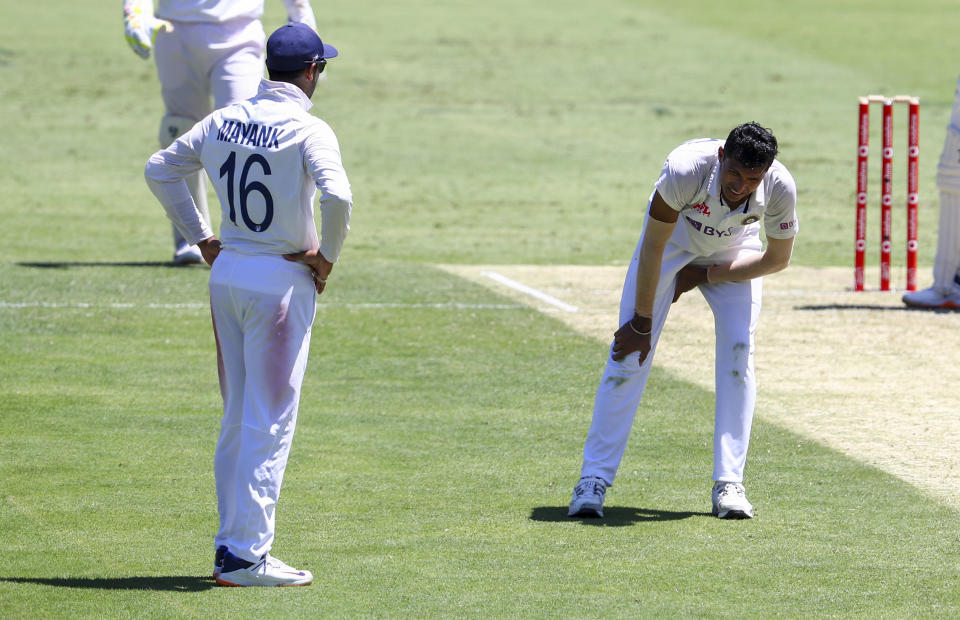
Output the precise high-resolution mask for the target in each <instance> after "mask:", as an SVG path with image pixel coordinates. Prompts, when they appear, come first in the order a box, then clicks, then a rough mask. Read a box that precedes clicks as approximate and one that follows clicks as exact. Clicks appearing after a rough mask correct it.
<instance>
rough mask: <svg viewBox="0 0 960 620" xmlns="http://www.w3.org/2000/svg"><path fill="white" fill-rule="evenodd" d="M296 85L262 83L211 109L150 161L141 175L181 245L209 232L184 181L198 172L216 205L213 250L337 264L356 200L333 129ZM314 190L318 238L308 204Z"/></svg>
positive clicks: (311, 206)
mask: <svg viewBox="0 0 960 620" xmlns="http://www.w3.org/2000/svg"><path fill="white" fill-rule="evenodd" d="M311 106H312V104H311V102H310V99H309V98H308V97H307V96H306V94H304V92H303V91H302V90H300V89H299V88H298V87H297V86H294V85H293V84H288V83H286V82H273V81H270V80H266V79H264V80H261V82H260V88H259V92H258V93H257V95H256V96H255V97H253V98H251V99H248V100H246V101H241V102H239V103H236V104H233V105H229V106H227V107H225V108H221V109H220V110H217V111H215V112H213V113H212V114H210V115H209V116H207V117H206V118H204V119H203V120H201V121H200V122H198V123H197V124H196V125H194V126H193V128H192V129H190V131H188V132H187V133H185V134H184V135H182V136H180V137H179V138H178V139H177V140H176V141H175V142H174V143H173V144H171V145H170V146H169V147H167V148H166V149H164V150H162V151H158V152H156V153H154V154H153V156H151V157H150V159H149V161H148V162H147V166H146V170H145V176H146V179H147V184H148V185H149V186H150V189H151V191H153V193H154V195H156V196H157V198H158V199H159V200H160V202H161V204H162V205H163V207H164V209H166V211H167V214H168V215H169V217H170V219H171V220H172V221H173V223H174V225H176V226H177V228H178V229H180V231H181V233H182V234H183V235H184V238H185V239H187V240H188V241H190V242H191V243H197V242H198V241H201V240H203V239H206V238H209V237H210V236H211V235H212V234H213V232H212V230H211V229H210V228H209V226H208V225H207V224H206V223H205V222H204V221H203V219H202V218H201V217H200V214H199V212H198V211H197V208H196V205H195V204H194V202H193V198H191V196H190V193H189V191H188V190H187V185H186V183H185V182H184V178H185V177H186V176H187V175H189V174H190V173H192V172H195V171H197V170H199V169H200V168H204V169H206V171H207V174H208V175H209V177H210V180H211V182H212V183H213V185H214V187H215V189H216V191H217V197H218V198H219V199H220V206H221V209H222V217H221V223H220V241H221V243H222V244H223V246H224V247H225V248H227V249H230V250H233V251H236V252H240V253H242V254H289V253H294V252H300V251H303V250H312V249H317V248H319V249H320V252H321V253H322V254H323V256H324V258H326V259H327V260H328V261H330V262H336V261H337V259H338V258H339V256H340V250H341V248H342V247H343V241H344V239H345V238H346V235H347V231H348V230H349V228H350V225H349V224H350V211H351V208H352V206H353V198H352V195H351V192H350V183H349V181H348V180H347V174H346V172H345V171H344V169H343V163H342V161H341V158H340V147H339V144H338V143H337V138H336V136H335V135H334V133H333V130H332V129H330V126H329V125H327V124H326V123H325V122H323V121H322V120H320V119H319V118H317V117H315V116H313V115H311V114H310V112H309V109H310V107H311ZM317 190H319V191H320V212H321V233H322V239H318V236H317V227H316V223H315V221H314V211H313V201H314V197H315V196H316V192H317Z"/></svg>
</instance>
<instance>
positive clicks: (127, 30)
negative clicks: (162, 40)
mask: <svg viewBox="0 0 960 620" xmlns="http://www.w3.org/2000/svg"><path fill="white" fill-rule="evenodd" d="M123 29H124V34H125V36H126V39H127V44H128V45H129V46H130V49H132V50H133V51H134V52H136V54H137V55H138V56H140V57H141V58H143V59H144V60H146V59H147V58H150V50H151V49H152V48H153V44H154V43H156V41H157V34H158V33H160V32H161V31H166V32H172V31H173V24H171V23H170V22H168V21H165V20H162V19H157V18H156V17H154V16H153V3H152V2H149V1H147V0H124V2H123Z"/></svg>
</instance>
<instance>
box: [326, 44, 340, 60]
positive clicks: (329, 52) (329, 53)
mask: <svg viewBox="0 0 960 620" xmlns="http://www.w3.org/2000/svg"><path fill="white" fill-rule="evenodd" d="M338 53H339V52H337V48H335V47H334V46H332V45H327V44H326V43H324V44H323V57H324V58H336V56H337V54H338Z"/></svg>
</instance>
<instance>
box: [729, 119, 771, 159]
mask: <svg viewBox="0 0 960 620" xmlns="http://www.w3.org/2000/svg"><path fill="white" fill-rule="evenodd" d="M723 155H724V157H732V158H733V159H735V160H736V161H738V162H740V164H741V165H742V166H743V167H744V168H751V169H754V168H761V169H766V168H769V167H770V164H772V163H773V160H774V158H776V156H777V139H776V138H775V137H773V134H772V133H771V132H770V130H769V129H767V128H765V127H761V126H760V125H758V124H757V123H754V122H750V123H744V124H743V125H740V126H738V127H734V128H733V129H732V130H731V131H730V135H729V136H727V141H726V142H725V143H724V145H723Z"/></svg>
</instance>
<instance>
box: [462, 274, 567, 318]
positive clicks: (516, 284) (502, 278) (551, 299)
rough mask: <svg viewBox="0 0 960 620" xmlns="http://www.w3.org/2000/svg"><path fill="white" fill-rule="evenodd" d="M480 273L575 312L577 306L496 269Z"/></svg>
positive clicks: (565, 310) (562, 308)
mask: <svg viewBox="0 0 960 620" xmlns="http://www.w3.org/2000/svg"><path fill="white" fill-rule="evenodd" d="M480 275H482V276H485V277H487V278H490V279H491V280H495V281H497V282H499V283H500V284H503V285H504V286H508V287H510V288H512V289H513V290H515V291H520V292H521V293H526V294H527V295H530V296H531V297H536V298H537V299H539V300H540V301H545V302H547V303H548V304H550V305H552V306H556V307H558V308H560V309H561V310H563V311H564V312H576V311H577V307H576V306H571V305H570V304H568V303H564V302H562V301H560V300H559V299H557V298H556V297H551V296H550V295H547V294H546V293H544V292H542V291H538V290H537V289H535V288H532V287H529V286H527V285H526V284H521V283H520V282H517V281H516V280H511V279H510V278H508V277H506V276H503V275H500V274H499V273H497V272H496V271H484V272H481V273H480Z"/></svg>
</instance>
